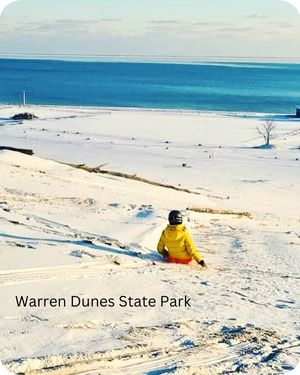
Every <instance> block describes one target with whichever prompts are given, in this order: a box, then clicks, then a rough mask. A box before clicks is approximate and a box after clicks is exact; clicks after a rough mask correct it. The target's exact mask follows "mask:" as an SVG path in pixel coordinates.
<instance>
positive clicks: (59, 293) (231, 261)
mask: <svg viewBox="0 0 300 375" xmlns="http://www.w3.org/2000/svg"><path fill="white" fill-rule="evenodd" d="M16 111H18V108H14V107H8V108H5V109H3V113H2V115H1V116H2V117H3V118H4V117H5V118H9V117H10V116H11V115H12V114H14V113H16ZM70 111H71V110H70ZM78 111H79V109H78ZM34 112H35V114H37V115H38V117H39V119H37V120H34V121H32V122H29V121H28V122H23V124H15V125H10V124H7V125H5V126H2V127H0V134H1V139H3V140H5V141H4V143H5V145H7V146H14V147H24V148H33V149H34V151H35V155H34V156H28V155H24V154H21V153H16V152H11V151H0V175H1V179H0V228H1V229H0V264H1V267H0V297H1V300H2V301H4V303H3V306H2V307H1V309H0V317H1V320H0V329H1V332H2V335H1V339H0V358H1V360H2V363H4V365H5V366H6V368H7V369H8V370H9V371H11V372H13V373H15V374H24V373H26V374H43V373H49V374H63V375H67V374H98V373H99V372H100V373H101V374H116V373H122V374H123V373H124V374H155V373H158V374H159V373H164V372H163V371H165V373H174V374H193V373H197V374H222V373H230V372H231V371H235V372H241V373H247V374H262V375H267V374H270V373H272V374H273V373H274V374H284V373H285V372H287V371H289V370H292V369H293V368H295V367H296V365H297V363H298V361H299V331H298V330H299V318H298V317H299V307H300V306H299V301H300V298H299V288H298V284H299V279H300V276H299V275H300V272H299V251H298V249H299V246H300V233H299V222H300V218H299V212H300V209H299V200H298V186H299V173H297V172H298V169H299V160H298V161H297V160H296V159H297V158H298V157H299V148H298V146H299V144H300V138H299V136H300V132H299V123H297V122H295V121H288V120H287V121H285V122H284V125H281V124H279V123H278V124H277V128H276V132H275V134H274V135H275V137H274V138H273V139H272V144H273V146H274V147H273V148H272V149H268V150H266V149H256V148H254V147H256V146H259V145H260V144H261V140H260V139H259V138H258V135H257V134H256V131H255V129H256V127H257V126H258V125H259V124H260V120H259V119H255V118H239V117H230V116H227V117H226V116H225V117H224V116H211V115H210V114H205V115H204V114H202V115H199V116H197V115H192V116H190V115H189V114H186V113H185V114H179V113H176V114H174V113H168V114H164V113H147V112H134V113H128V112H127V111H124V112H122V111H120V112H114V113H103V112H101V111H99V112H97V111H95V112H94V113H92V114H91V112H90V110H81V109H80V115H78V112H76V111H75V112H74V116H73V115H70V113H68V114H67V113H66V112H65V109H61V108H47V109H45V108H42V107H35V108H34ZM71 113H72V111H71ZM158 129H159V130H160V131H158ZM170 129H172V132H171V131H170ZM183 129H184V131H183ZM87 138H89V139H87ZM200 143H201V146H199V144H200ZM220 146H221V147H220ZM60 162H67V163H73V164H76V163H85V164H87V165H89V166H93V167H94V166H97V165H100V164H103V163H108V164H107V166H105V169H108V170H111V171H120V172H124V173H128V174H137V175H138V176H142V177H144V178H147V179H151V180H155V181H159V182H162V183H165V184H174V185H176V186H181V187H182V188H187V189H190V190H191V191H197V192H200V193H201V194H200V195H196V194H189V193H186V192H184V191H176V190H172V189H168V188H166V187H163V186H154V185H150V184H145V183H143V182H140V181H135V180H132V179H128V178H122V177H116V176H112V175H107V174H101V173H89V172H87V171H84V170H81V169H77V168H73V167H71V166H69V165H66V164H62V163H60ZM183 163H185V164H186V167H183V166H182V164H183ZM214 197H221V199H220V198H214ZM187 207H189V208H193V207H194V208H203V209H205V208H207V209H211V211H209V210H208V211H207V212H206V213H199V212H194V211H192V210H187ZM172 208H178V209H181V210H182V212H183V213H184V221H185V224H186V225H187V227H188V228H189V229H190V231H191V233H192V236H193V238H194V241H195V243H196V245H197V247H198V248H199V250H200V251H201V253H202V254H203V256H204V258H205V260H206V262H207V263H208V268H207V269H200V267H199V266H198V265H197V264H196V263H192V264H190V265H189V266H181V265H174V264H168V263H166V262H165V261H164V260H163V259H162V258H161V257H160V256H159V254H158V253H157V252H156V243H157V240H158V237H159V235H160V233H161V230H162V229H163V228H164V226H165V225H166V217H167V214H168V212H169V210H170V209H172ZM218 210H219V213H218ZM226 211H227V212H228V214H226ZM240 211H243V212H244V211H247V212H250V213H251V216H250V217H246V216H239V215H237V214H234V212H240ZM210 212H215V213H210ZM20 295H23V296H28V297H29V298H30V297H34V298H36V299H37V298H43V297H49V298H56V299H58V298H61V299H65V300H66V306H61V307H58V306H57V307H51V306H49V305H47V306H46V307H44V306H42V305H40V306H36V307H34V306H32V307H30V306H28V305H27V306H26V307H24V306H22V307H17V305H16V300H15V296H20ZM122 295H124V296H131V297H132V298H133V299H137V300H139V299H141V298H142V297H146V298H148V299H149V298H155V299H156V300H157V301H158V302H159V301H160V298H161V296H170V297H172V298H175V299H176V298H177V299H178V298H181V297H184V296H185V295H187V296H188V297H190V298H191V306H190V307H189V306H187V307H184V306H181V307H176V308H172V307H170V306H168V305H166V306H160V305H159V303H158V305H157V306H156V307H155V308H151V307H143V306H141V307H130V306H126V307H120V306H119V304H118V301H119V298H120V296H122ZM72 296H77V297H78V298H79V299H80V300H81V301H85V302H86V303H88V302H90V300H91V299H92V298H95V299H97V300H99V299H101V298H107V299H108V298H113V299H114V302H115V304H114V306H112V307H107V306H106V307H102V306H98V307H97V306H91V305H90V306H78V307H72V306H71V305H70V299H71V297H72ZM77 297H76V298H77Z"/></svg>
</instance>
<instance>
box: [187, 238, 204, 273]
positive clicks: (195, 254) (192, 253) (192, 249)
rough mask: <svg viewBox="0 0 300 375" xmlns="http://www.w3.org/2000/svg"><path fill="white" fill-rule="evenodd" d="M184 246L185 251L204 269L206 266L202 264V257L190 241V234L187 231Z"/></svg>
mask: <svg viewBox="0 0 300 375" xmlns="http://www.w3.org/2000/svg"><path fill="white" fill-rule="evenodd" d="M185 245H186V250H187V252H188V253H189V254H190V256H192V257H193V258H194V259H195V261H196V262H197V263H199V264H200V265H201V266H202V267H205V266H206V264H205V262H204V259H203V256H202V255H201V254H200V253H199V251H198V250H197V248H196V246H195V244H194V241H193V240H192V238H191V236H190V234H189V232H188V231H186V234H185Z"/></svg>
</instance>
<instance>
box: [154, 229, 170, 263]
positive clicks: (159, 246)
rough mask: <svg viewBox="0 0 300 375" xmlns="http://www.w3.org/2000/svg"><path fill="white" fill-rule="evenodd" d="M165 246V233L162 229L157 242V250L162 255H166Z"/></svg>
mask: <svg viewBox="0 0 300 375" xmlns="http://www.w3.org/2000/svg"><path fill="white" fill-rule="evenodd" d="M165 246H166V242H165V233H164V231H163V232H162V234H161V236H160V239H159V241H158V244H157V251H158V252H159V253H160V254H161V255H163V256H164V257H166V256H167V255H168V250H166V248H165Z"/></svg>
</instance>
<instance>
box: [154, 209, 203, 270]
mask: <svg viewBox="0 0 300 375" xmlns="http://www.w3.org/2000/svg"><path fill="white" fill-rule="evenodd" d="M157 250H158V252H159V253H160V254H161V255H163V256H164V257H165V258H167V259H168V261H169V262H171V263H181V264H188V263H189V262H190V261H191V260H192V259H193V258H194V259H195V261H196V262H197V263H199V264H200V265H201V266H202V267H205V266H206V264H205V262H204V259H203V257H202V256H201V255H200V253H199V252H198V250H197V248H196V246H195V244H194V242H193V240H192V238H191V236H190V234H189V232H188V230H187V229H186V228H185V227H184V226H183V225H182V215H181V212H180V211H175V210H174V211H171V212H170V213H169V225H168V226H167V227H166V229H164V230H163V232H162V234H161V236H160V239H159V242H158V245H157Z"/></svg>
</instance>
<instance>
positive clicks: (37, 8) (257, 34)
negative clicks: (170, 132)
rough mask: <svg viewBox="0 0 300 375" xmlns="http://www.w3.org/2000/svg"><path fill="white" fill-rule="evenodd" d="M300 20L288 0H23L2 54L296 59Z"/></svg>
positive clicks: (11, 12) (13, 8) (3, 27)
mask: <svg viewBox="0 0 300 375" xmlns="http://www.w3.org/2000/svg"><path fill="white" fill-rule="evenodd" d="M299 46H300V17H299V15H298V13H297V11H296V10H295V9H294V8H293V7H292V6H291V5H289V4H287V3H285V2H283V1H280V0H51V1H50V0H47V1H46V0H19V1H17V2H15V3H13V4H11V5H9V6H8V7H7V8H6V9H5V10H4V12H3V14H2V16H1V18H0V54H5V53H18V52H19V53H35V54H43V53H49V54H90V55H99V54H100V55H130V56H131V55H134V56H135V55H137V56H138V55H147V56H153V55H162V56H168V55H176V56H198V57H199V58H201V57H205V56H241V57H248V56H249V57H257V56H262V57H278V58H281V57H293V58H299V59H300V51H299Z"/></svg>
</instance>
